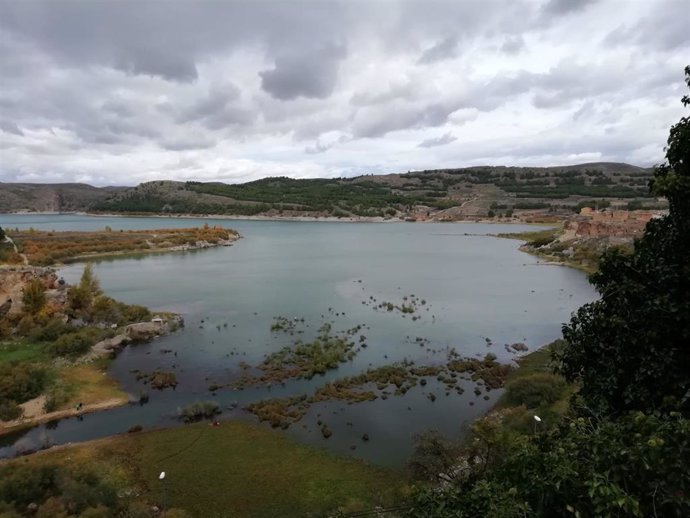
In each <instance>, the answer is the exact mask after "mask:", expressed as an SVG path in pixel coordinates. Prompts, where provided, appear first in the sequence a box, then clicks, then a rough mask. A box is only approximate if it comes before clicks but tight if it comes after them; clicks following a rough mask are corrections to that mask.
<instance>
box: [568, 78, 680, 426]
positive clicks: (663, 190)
mask: <svg viewBox="0 0 690 518" xmlns="http://www.w3.org/2000/svg"><path fill="white" fill-rule="evenodd" d="M685 76H686V77H685V81H686V83H687V84H688V87H690V66H688V67H686V68H685ZM682 103H683V105H684V106H686V107H687V106H688V105H690V96H687V95H686V96H684V97H683V99H682ZM650 187H651V191H652V192H653V193H654V194H656V195H659V196H665V197H666V198H668V201H669V213H668V215H667V216H665V217H663V218H659V219H654V220H652V221H650V222H649V223H648V224H647V227H646V229H645V232H644V234H643V236H642V237H641V238H640V239H639V240H637V241H636V242H635V245H634V250H633V252H632V253H631V254H624V253H622V252H620V251H612V252H610V253H607V254H605V255H604V257H603V258H602V260H601V262H600V265H599V271H598V273H596V274H594V275H592V277H591V281H592V283H593V284H594V286H595V287H596V289H597V291H598V292H599V293H600V294H601V298H600V300H598V301H596V302H593V303H591V304H587V305H585V306H583V307H582V308H580V310H579V311H578V312H577V313H576V315H574V317H573V318H572V320H571V321H570V323H569V324H567V325H565V326H564V327H563V336H564V338H565V340H566V342H567V344H566V347H565V348H563V349H562V351H561V352H560V353H559V354H558V355H557V360H558V361H559V362H560V372H561V373H562V374H563V375H564V376H565V377H566V378H567V379H568V380H569V381H579V382H581V387H582V388H581V390H580V392H579V396H580V397H581V401H582V403H583V404H584V406H585V407H586V408H587V409H588V410H589V411H590V412H592V413H594V414H600V415H601V414H609V415H616V414H621V413H624V412H627V411H630V410H642V411H645V412H651V411H655V410H673V409H675V410H680V411H682V412H683V413H684V415H686V416H688V415H690V119H689V118H688V117H683V118H681V119H680V121H679V122H678V123H677V124H675V125H674V126H673V127H671V130H670V133H669V138H668V145H667V147H666V163H664V164H662V165H660V166H658V167H657V168H656V170H655V173H654V179H653V180H652V182H651V184H650Z"/></svg>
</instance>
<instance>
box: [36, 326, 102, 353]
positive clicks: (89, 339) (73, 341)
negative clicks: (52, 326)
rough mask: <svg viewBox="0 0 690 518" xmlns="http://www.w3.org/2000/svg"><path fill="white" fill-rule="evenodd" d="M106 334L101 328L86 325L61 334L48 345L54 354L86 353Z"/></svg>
mask: <svg viewBox="0 0 690 518" xmlns="http://www.w3.org/2000/svg"><path fill="white" fill-rule="evenodd" d="M104 335H105V333H104V331H103V330H101V329H97V328H94V327H85V328H83V329H80V330H78V331H73V332H71V333H67V334H65V335H62V336H60V337H59V338H58V339H57V340H55V342H53V343H52V344H50V345H49V346H48V351H49V352H50V354H52V355H53V356H79V355H81V354H84V353H86V352H87V351H88V350H89V349H90V348H91V346H93V345H94V344H95V343H97V342H98V341H99V340H101V339H102V338H103V336H104Z"/></svg>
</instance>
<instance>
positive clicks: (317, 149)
mask: <svg viewBox="0 0 690 518" xmlns="http://www.w3.org/2000/svg"><path fill="white" fill-rule="evenodd" d="M333 144H334V143H331V144H325V143H323V142H321V141H320V140H317V141H316V142H315V143H314V145H313V146H307V147H305V148H304V152H305V153H307V154H308V155H316V154H318V153H325V152H326V151H328V150H329V149H331V148H332V147H333Z"/></svg>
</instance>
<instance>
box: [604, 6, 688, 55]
mask: <svg viewBox="0 0 690 518" xmlns="http://www.w3.org/2000/svg"><path fill="white" fill-rule="evenodd" d="M689 27H690V8H689V6H688V3H687V1H686V0H666V1H664V2H661V1H660V2H654V3H650V4H649V12H648V13H647V15H646V16H643V17H642V18H641V19H640V20H639V21H637V23H635V24H633V25H631V26H623V25H621V26H619V27H617V28H616V29H614V30H613V31H611V33H609V34H608V35H607V36H606V38H605V39H604V44H605V45H608V46H626V45H631V44H633V45H637V46H640V47H652V48H655V49H657V50H673V49H682V48H685V49H687V50H690V36H688V31H690V29H689Z"/></svg>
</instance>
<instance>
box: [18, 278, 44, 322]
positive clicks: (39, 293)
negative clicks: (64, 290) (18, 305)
mask: <svg viewBox="0 0 690 518" xmlns="http://www.w3.org/2000/svg"><path fill="white" fill-rule="evenodd" d="M45 303H46V288H45V286H44V285H43V282H42V281H41V279H31V280H30V281H29V282H28V283H27V284H26V286H24V291H23V293H22V304H23V306H24V311H25V312H27V313H29V314H30V315H35V314H36V313H38V312H39V311H40V310H41V308H42V307H43V305H44V304H45Z"/></svg>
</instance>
